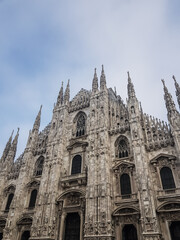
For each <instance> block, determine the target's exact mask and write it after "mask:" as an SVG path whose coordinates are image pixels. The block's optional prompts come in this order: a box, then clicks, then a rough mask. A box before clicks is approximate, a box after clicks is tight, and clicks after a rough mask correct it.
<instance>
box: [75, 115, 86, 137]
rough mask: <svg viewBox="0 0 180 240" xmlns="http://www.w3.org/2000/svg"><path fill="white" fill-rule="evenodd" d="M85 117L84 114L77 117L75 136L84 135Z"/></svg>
mask: <svg viewBox="0 0 180 240" xmlns="http://www.w3.org/2000/svg"><path fill="white" fill-rule="evenodd" d="M85 126H86V119H85V116H84V114H80V115H79V117H78V119H77V126H76V137H80V136H83V135H85Z"/></svg>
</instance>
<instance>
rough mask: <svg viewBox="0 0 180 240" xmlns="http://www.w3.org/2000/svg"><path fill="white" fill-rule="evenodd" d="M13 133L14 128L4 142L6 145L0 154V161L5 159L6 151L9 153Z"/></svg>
mask: <svg viewBox="0 0 180 240" xmlns="http://www.w3.org/2000/svg"><path fill="white" fill-rule="evenodd" d="M13 133H14V130H13V131H12V133H11V136H10V138H9V140H8V141H7V143H6V146H5V148H4V151H3V154H2V157H1V162H4V161H5V159H6V157H7V155H8V153H9V150H10V148H11V142H12V136H13Z"/></svg>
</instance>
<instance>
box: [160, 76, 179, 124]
mask: <svg viewBox="0 0 180 240" xmlns="http://www.w3.org/2000/svg"><path fill="white" fill-rule="evenodd" d="M161 81H162V83H163V88H164V100H165V104H166V108H167V112H168V119H169V120H170V118H171V117H172V115H173V114H174V113H177V110H176V107H175V104H174V101H173V99H172V95H171V94H170V93H169V91H168V89H167V87H166V85H165V81H164V79H161Z"/></svg>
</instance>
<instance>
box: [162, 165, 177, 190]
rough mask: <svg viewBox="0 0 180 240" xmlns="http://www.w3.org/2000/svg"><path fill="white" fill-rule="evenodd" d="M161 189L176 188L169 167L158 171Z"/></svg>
mask: <svg viewBox="0 0 180 240" xmlns="http://www.w3.org/2000/svg"><path fill="white" fill-rule="evenodd" d="M160 175H161V181H162V186H163V189H172V188H176V186H175V183H174V178H173V174H172V171H171V169H170V168H169V167H163V168H161V170H160Z"/></svg>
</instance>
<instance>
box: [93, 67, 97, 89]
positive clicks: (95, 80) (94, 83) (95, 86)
mask: <svg viewBox="0 0 180 240" xmlns="http://www.w3.org/2000/svg"><path fill="white" fill-rule="evenodd" d="M97 91H98V77H97V73H96V68H95V69H94V78H93V82H92V92H93V93H96V92H97Z"/></svg>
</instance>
